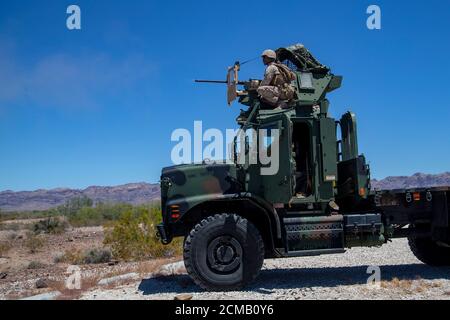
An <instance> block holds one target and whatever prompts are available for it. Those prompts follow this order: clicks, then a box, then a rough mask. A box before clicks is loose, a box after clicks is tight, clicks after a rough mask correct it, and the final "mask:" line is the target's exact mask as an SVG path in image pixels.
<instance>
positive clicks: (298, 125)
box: [158, 45, 450, 290]
mask: <svg viewBox="0 0 450 320" xmlns="http://www.w3.org/2000/svg"><path fill="white" fill-rule="evenodd" d="M277 56H278V59H279V60H280V62H282V63H284V64H286V65H288V66H289V67H290V68H291V69H292V70H295V73H296V75H297V79H296V80H295V81H293V83H292V85H294V86H295V88H296V93H297V94H296V98H295V100H294V101H293V102H292V103H291V104H290V106H289V108H287V109H281V110H273V108H267V106H264V104H263V103H262V102H261V101H260V99H259V98H258V95H257V93H256V88H257V86H258V81H256V80H250V81H247V82H239V81H238V80H237V73H238V71H239V64H238V63H237V64H235V66H234V67H232V68H230V69H229V72H228V78H227V81H225V82H226V83H227V84H228V102H229V103H230V102H232V101H233V100H234V99H236V98H239V102H240V103H241V104H244V105H246V106H249V109H248V112H243V113H242V114H241V116H240V117H238V123H239V124H240V125H241V129H244V130H245V129H248V128H252V129H267V130H266V132H268V135H270V132H271V130H273V129H278V130H279V138H278V142H279V145H278V147H279V168H278V171H277V172H276V173H275V174H272V175H262V174H261V170H260V169H261V167H263V166H264V165H262V164H261V163H256V164H255V163H251V162H250V161H248V159H247V158H249V157H248V156H249V153H251V152H250V148H249V146H248V145H247V144H248V139H245V142H244V145H242V146H241V147H240V148H239V150H238V148H237V146H236V145H237V143H235V145H234V147H233V156H234V157H232V158H233V160H234V161H233V162H230V161H224V162H223V163H222V162H221V163H219V162H208V163H206V162H204V163H200V164H189V165H178V166H172V167H168V168H164V169H163V170H162V175H161V206H162V223H161V224H160V225H159V226H158V236H159V237H160V238H161V241H162V242H163V243H164V244H167V243H170V242H171V240H172V239H173V238H174V237H184V263H185V266H186V269H187V271H188V273H189V275H190V276H191V277H192V279H193V280H194V281H195V283H196V284H198V285H199V286H200V287H202V288H204V289H206V290H235V289H239V288H242V287H243V286H245V285H246V284H248V283H249V282H251V281H252V280H253V279H255V278H256V277H257V275H258V273H259V271H260V269H261V267H262V264H263V261H264V259H269V258H283V257H301V256H313V255H322V254H336V253H343V252H345V250H346V249H347V248H352V247H363V246H365V247H372V246H381V245H383V244H385V243H386V242H388V241H390V240H391V239H393V238H399V237H407V238H408V240H409V245H410V248H411V250H412V252H413V253H414V254H415V256H416V257H417V258H418V259H420V260H421V261H423V262H424V263H426V264H429V265H433V266H448V265H450V229H449V215H450V211H449V205H450V187H441V188H431V187H430V188H421V189H411V190H374V189H373V188H371V185H370V168H369V165H368V164H367V163H366V159H365V157H364V155H361V154H359V152H358V142H357V127H356V118H355V115H354V114H353V113H352V112H347V113H345V114H344V115H343V116H342V117H341V118H340V119H339V120H338V121H336V120H335V119H333V118H332V117H331V116H330V114H329V112H328V110H329V101H328V100H327V98H326V95H327V93H329V92H331V91H333V90H335V89H338V88H339V87H340V86H341V82H342V77H341V76H336V75H334V74H333V73H331V70H330V69H329V68H328V67H326V66H324V65H322V64H320V63H319V62H318V61H317V60H316V59H315V58H314V57H313V56H312V54H311V53H310V52H309V51H308V50H307V49H306V48H305V47H304V46H302V45H294V46H291V47H287V48H280V49H278V50H277ZM239 85H242V86H243V87H244V88H243V90H241V91H238V90H237V89H236V88H237V86H239ZM258 139H259V138H258ZM235 142H236V140H235ZM270 147H271V146H270V143H269V146H268V145H264V144H258V149H257V150H256V153H259V152H262V151H263V150H262V148H270ZM265 151H267V150H265ZM238 153H240V154H239V155H244V156H247V158H246V159H247V160H246V161H245V162H244V163H243V162H242V161H241V162H239V161H237V158H239V155H238Z"/></svg>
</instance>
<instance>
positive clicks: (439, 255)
mask: <svg viewBox="0 0 450 320" xmlns="http://www.w3.org/2000/svg"><path fill="white" fill-rule="evenodd" d="M408 243H409V247H410V248H411V251H412V253H413V254H414V255H415V256H416V258H417V259H419V260H420V261H422V262H423V263H425V264H428V265H430V266H450V248H449V247H445V246H441V245H439V244H438V243H436V242H435V241H433V240H432V239H431V238H423V237H415V236H410V237H408Z"/></svg>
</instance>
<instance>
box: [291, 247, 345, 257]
mask: <svg viewBox="0 0 450 320" xmlns="http://www.w3.org/2000/svg"><path fill="white" fill-rule="evenodd" d="M344 252H345V249H321V250H300V251H289V252H288V253H287V254H286V256H287V257H308V256H320V255H321V254H333V253H344Z"/></svg>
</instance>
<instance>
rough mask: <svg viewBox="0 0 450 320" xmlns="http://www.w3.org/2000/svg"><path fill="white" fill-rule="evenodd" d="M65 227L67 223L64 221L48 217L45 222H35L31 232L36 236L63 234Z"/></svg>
mask: <svg viewBox="0 0 450 320" xmlns="http://www.w3.org/2000/svg"><path fill="white" fill-rule="evenodd" d="M67 227H68V223H67V221H65V220H64V219H62V218H58V217H50V218H47V219H45V220H41V221H39V222H36V223H35V224H34V225H33V231H34V233H36V234H40V233H50V234H59V233H63V232H64V231H65V230H66V228H67Z"/></svg>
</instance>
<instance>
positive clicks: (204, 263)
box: [184, 214, 264, 291]
mask: <svg viewBox="0 0 450 320" xmlns="http://www.w3.org/2000/svg"><path fill="white" fill-rule="evenodd" d="M263 262H264V243H263V240H262V238H261V235H260V233H259V231H258V229H257V228H256V227H255V226H254V225H253V224H252V223H251V222H250V221H248V220H247V219H245V218H243V217H240V216H238V215H235V214H216V215H214V216H210V217H207V218H205V219H203V220H202V221H201V222H200V223H198V224H197V225H196V226H195V227H194V228H193V229H192V231H191V232H190V233H189V235H188V236H187V237H186V240H185V243H184V264H185V266H186V270H187V271H188V273H189V275H190V276H191V277H192V279H193V280H194V282H195V283H196V284H197V285H199V286H200V287H202V288H203V289H205V290H210V291H223V290H236V289H240V288H242V287H244V286H245V285H247V284H248V283H249V282H251V281H253V280H254V279H255V278H256V277H257V275H258V274H259V271H260V270H261V267H262V264H263Z"/></svg>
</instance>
